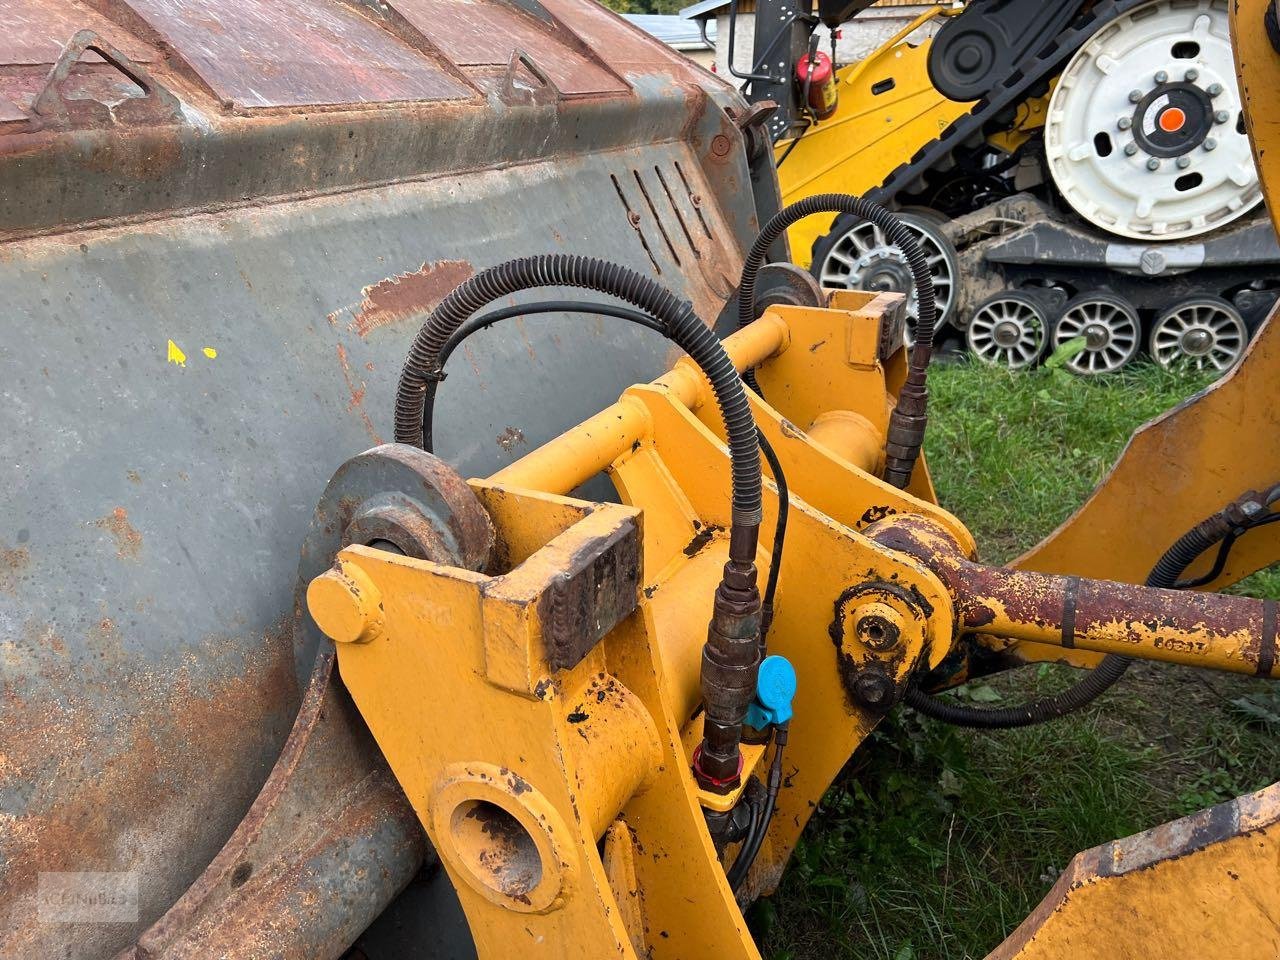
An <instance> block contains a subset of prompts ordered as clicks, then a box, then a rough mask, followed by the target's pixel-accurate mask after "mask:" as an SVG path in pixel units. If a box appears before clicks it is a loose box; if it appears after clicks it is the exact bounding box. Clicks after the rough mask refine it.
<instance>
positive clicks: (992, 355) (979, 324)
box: [965, 290, 1049, 370]
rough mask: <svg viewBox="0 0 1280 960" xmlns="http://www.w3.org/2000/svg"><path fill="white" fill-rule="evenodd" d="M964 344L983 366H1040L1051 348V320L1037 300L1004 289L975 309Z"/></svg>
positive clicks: (1016, 368) (1009, 367) (1020, 292)
mask: <svg viewBox="0 0 1280 960" xmlns="http://www.w3.org/2000/svg"><path fill="white" fill-rule="evenodd" d="M965 342H966V343H967V344H968V345H969V352H970V353H972V354H973V355H974V356H975V357H977V358H978V359H979V360H980V361H982V362H983V363H986V364H990V365H991V366H996V367H1004V368H1005V369H1007V370H1025V369H1027V368H1028V367H1032V366H1035V365H1036V364H1037V363H1039V362H1040V360H1041V358H1043V357H1044V354H1045V351H1046V350H1047V349H1048V347H1049V318H1048V316H1047V315H1046V312H1045V309H1044V307H1043V306H1042V305H1041V303H1040V301H1039V300H1037V299H1036V298H1035V297H1033V296H1031V295H1030V294H1027V293H1023V292H1022V291H1021V290H1005V291H1003V292H1001V293H997V294H995V295H994V296H991V297H988V298H987V299H986V300H984V301H983V302H982V303H981V304H979V305H978V308H977V309H976V310H974V312H973V318H972V319H971V320H970V321H969V326H968V328H967V329H966V330H965Z"/></svg>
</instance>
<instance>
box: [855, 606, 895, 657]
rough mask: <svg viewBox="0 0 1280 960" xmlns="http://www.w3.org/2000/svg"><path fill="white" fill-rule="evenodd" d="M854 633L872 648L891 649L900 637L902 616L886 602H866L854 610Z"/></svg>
mask: <svg viewBox="0 0 1280 960" xmlns="http://www.w3.org/2000/svg"><path fill="white" fill-rule="evenodd" d="M854 616H855V617H856V620H855V621H854V626H853V630H854V635H855V636H856V637H857V638H858V642H859V643H861V644H863V645H865V646H867V647H870V648H871V649H872V650H876V651H880V652H884V651H886V650H892V649H893V648H894V647H896V646H897V645H898V642H899V641H900V640H901V639H902V617H901V615H899V613H898V611H897V610H895V609H894V608H893V607H891V606H889V605H888V604H887V603H868V604H867V605H865V606H863V607H859V608H857V609H856V610H855V611H854Z"/></svg>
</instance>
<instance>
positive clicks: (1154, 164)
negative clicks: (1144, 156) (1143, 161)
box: [1147, 157, 1160, 171]
mask: <svg viewBox="0 0 1280 960" xmlns="http://www.w3.org/2000/svg"><path fill="white" fill-rule="evenodd" d="M1147 169H1148V170H1151V171H1155V170H1159V169H1160V161H1159V160H1158V159H1156V158H1155V157H1152V158H1151V159H1150V160H1148V161H1147Z"/></svg>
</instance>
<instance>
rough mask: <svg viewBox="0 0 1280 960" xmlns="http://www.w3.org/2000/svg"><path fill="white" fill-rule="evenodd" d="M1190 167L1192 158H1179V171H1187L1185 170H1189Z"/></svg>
mask: <svg viewBox="0 0 1280 960" xmlns="http://www.w3.org/2000/svg"><path fill="white" fill-rule="evenodd" d="M1189 166H1191V158H1190V157H1179V158H1178V169H1179V170H1185V169H1187V167H1189Z"/></svg>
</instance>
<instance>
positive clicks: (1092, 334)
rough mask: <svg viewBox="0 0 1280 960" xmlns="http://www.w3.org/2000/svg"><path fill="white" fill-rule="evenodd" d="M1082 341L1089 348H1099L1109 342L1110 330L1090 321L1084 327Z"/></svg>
mask: <svg viewBox="0 0 1280 960" xmlns="http://www.w3.org/2000/svg"><path fill="white" fill-rule="evenodd" d="M1084 342H1085V346H1087V347H1088V348H1089V349H1090V350H1101V349H1102V348H1103V347H1105V346H1106V345H1107V344H1108V343H1110V342H1111V331H1110V330H1108V329H1107V328H1106V327H1104V326H1103V325H1102V324H1100V323H1091V324H1089V325H1088V326H1087V327H1085V328H1084Z"/></svg>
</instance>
